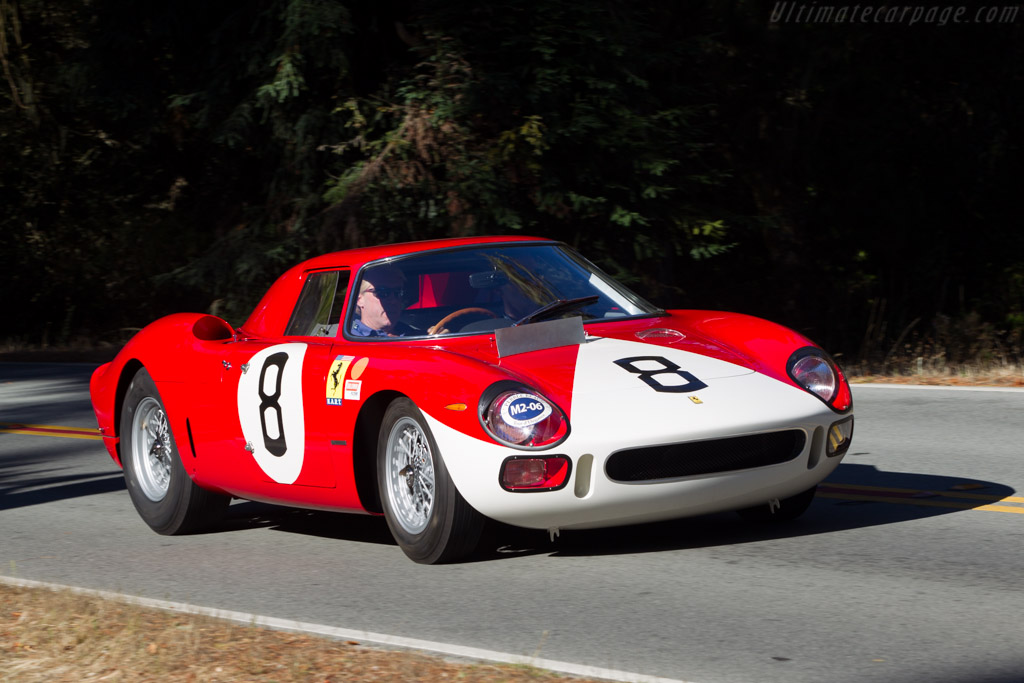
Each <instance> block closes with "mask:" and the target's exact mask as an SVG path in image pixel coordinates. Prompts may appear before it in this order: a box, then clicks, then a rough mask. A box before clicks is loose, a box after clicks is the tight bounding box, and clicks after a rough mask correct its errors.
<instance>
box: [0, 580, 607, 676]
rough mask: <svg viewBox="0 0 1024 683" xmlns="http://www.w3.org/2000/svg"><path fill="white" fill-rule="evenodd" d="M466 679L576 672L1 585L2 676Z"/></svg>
mask: <svg viewBox="0 0 1024 683" xmlns="http://www.w3.org/2000/svg"><path fill="white" fill-rule="evenodd" d="M83 680H90V681H156V680H159V681H172V682H178V681H222V682H232V681H310V682H313V681H315V682H317V683H325V682H327V681H352V682H354V683H362V682H364V681H367V682H368V681H382V680H386V681H464V682H467V683H469V682H480V683H485V682H486V683H498V682H508V683H554V682H556V681H562V682H565V681H573V682H575V683H581V682H583V681H588V680H593V679H582V678H576V677H572V676H566V675H560V674H555V673H552V672H549V671H544V670H542V669H537V668H533V667H526V666H518V665H504V664H490V663H480V662H466V661H456V660H449V659H445V658H442V657H438V656H432V655H427V654H422V653H416V652H404V651H403V652H398V651H388V650H382V649H378V648H374V647H366V646H363V645H361V644H360V643H357V642H354V641H346V642H341V641H337V640H330V639H326V638H320V637H317V636H311V635H305V634H297V633H289V632H283V631H274V630H270V629H264V628H259V627H254V626H241V625H238V624H235V623H232V622H227V621H222V620H219V619H215V618H212V617H206V616H200V615H191V614H180V613H176V612H165V611H162V610H158V609H150V608H145V607H139V606H135V605H129V604H125V603H121V602H118V601H115V600H104V599H101V598H98V597H93V596H88V595H79V594H75V593H71V592H69V591H52V590H48V589H41V588H25V587H18V586H8V585H4V584H0V681H18V682H19V683H20V682H22V681H30V682H31V681H55V682H64V681H67V682H70V681H75V682H76V683H77V682H78V681H83Z"/></svg>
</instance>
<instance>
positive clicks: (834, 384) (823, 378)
mask: <svg viewBox="0 0 1024 683" xmlns="http://www.w3.org/2000/svg"><path fill="white" fill-rule="evenodd" d="M786 371H787V372H788V373H789V376H790V377H791V378H792V379H793V381H794V382H796V383H797V385H798V386H800V387H803V388H804V389H805V390H807V391H808V392H809V393H811V394H814V395H815V396H817V397H818V398H819V399H821V400H822V401H823V402H824V403H825V404H826V405H828V407H829V408H831V409H832V410H834V411H836V412H837V413H845V412H848V411H849V410H850V409H851V408H853V396H852V394H851V393H850V385H849V384H848V383H847V381H846V377H845V376H844V375H843V371H842V370H840V369H839V366H838V365H836V363H835V361H833V360H832V358H831V357H830V356H829V355H828V354H827V353H825V352H824V351H822V350H821V349H819V348H817V347H815V346H805V347H804V348H802V349H797V350H796V351H794V352H793V354H792V355H791V356H790V357H789V362H788V363H786Z"/></svg>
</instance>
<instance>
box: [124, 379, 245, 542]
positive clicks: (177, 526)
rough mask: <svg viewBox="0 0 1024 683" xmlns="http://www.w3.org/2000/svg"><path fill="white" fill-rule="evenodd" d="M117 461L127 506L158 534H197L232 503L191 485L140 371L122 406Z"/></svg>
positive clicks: (155, 398)
mask: <svg viewBox="0 0 1024 683" xmlns="http://www.w3.org/2000/svg"><path fill="white" fill-rule="evenodd" d="M121 463H122V464H123V466H124V479H125V483H126V484H127V486H128V495H129V496H130V497H131V499H132V504H133V505H135V509H136V510H137V511H138V513H139V516H140V517H142V519H143V521H145V522H146V524H148V525H149V527H150V528H151V529H153V531H155V532H157V533H158V534H163V535H165V536H173V535H177V534H187V533H191V532H193V531H197V530H199V529H200V528H202V527H204V526H206V525H207V524H209V523H210V522H212V521H214V520H216V519H218V518H219V517H220V516H221V514H222V513H223V511H224V510H225V508H227V506H228V503H229V502H231V499H230V498H229V497H228V496H224V495H221V494H218V493H213V492H212V491H207V490H205V489H202V488H200V487H198V486H196V485H195V483H193V481H192V479H191V478H189V476H188V473H186V472H185V468H184V466H182V464H181V458H180V457H179V455H178V449H177V447H176V446H175V443H174V435H173V434H171V428H170V423H169V421H168V419H167V412H166V411H165V410H164V404H163V401H162V400H161V399H160V394H159V392H158V391H157V388H156V383H155V382H153V378H152V377H150V375H149V372H147V371H146V369H145V368H142V369H140V370H139V371H138V372H137V373H135V377H134V378H132V383H131V385H129V387H128V393H127V394H125V397H124V404H123V405H122V407H121Z"/></svg>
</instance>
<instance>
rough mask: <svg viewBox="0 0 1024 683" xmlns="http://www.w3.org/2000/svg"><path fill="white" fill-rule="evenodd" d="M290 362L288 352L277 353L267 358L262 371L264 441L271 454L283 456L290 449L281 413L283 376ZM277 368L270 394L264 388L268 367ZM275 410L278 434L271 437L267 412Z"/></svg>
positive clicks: (260, 387)
mask: <svg viewBox="0 0 1024 683" xmlns="http://www.w3.org/2000/svg"><path fill="white" fill-rule="evenodd" d="M287 362H288V354H287V353H284V352H281V353H275V354H274V355H272V356H270V357H269V358H267V362H266V363H264V364H263V370H261V371H260V384H259V394H260V426H261V427H262V428H263V443H264V444H266V446H267V450H268V451H269V452H270V454H271V455H276V456H277V457H279V458H280V457H281V456H282V455H284V454H285V451H287V450H288V446H287V444H285V440H284V418H283V417H282V415H281V403H280V400H281V378H282V377H283V376H284V364H285V363H287ZM269 367H276V368H277V385H276V386H275V387H274V393H272V394H268V393H267V392H266V390H265V389H264V382H265V380H266V378H267V368H269ZM271 410H272V411H274V412H273V417H272V418H271V419H276V420H277V436H276V437H271V436H270V433H269V432H267V412H268V411H271Z"/></svg>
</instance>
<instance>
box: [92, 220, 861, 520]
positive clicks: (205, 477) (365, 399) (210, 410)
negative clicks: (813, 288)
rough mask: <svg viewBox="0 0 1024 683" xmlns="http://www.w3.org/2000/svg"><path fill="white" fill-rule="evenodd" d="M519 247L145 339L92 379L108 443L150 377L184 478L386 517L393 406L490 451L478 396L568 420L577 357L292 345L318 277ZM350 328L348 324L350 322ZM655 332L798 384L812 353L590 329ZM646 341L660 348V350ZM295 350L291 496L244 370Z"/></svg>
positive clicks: (430, 345)
mask: <svg viewBox="0 0 1024 683" xmlns="http://www.w3.org/2000/svg"><path fill="white" fill-rule="evenodd" d="M518 242H539V243H548V244H551V242H549V241H547V240H539V239H537V238H530V237H493V238H466V239H451V240H435V241H427V242H417V243H409V244H400V245H388V246H382V247H373V248H366V249H356V250H350V251H344V252H336V253H332V254H327V255H324V256H319V257H316V258H313V259H310V260H309V261H306V262H304V263H302V264H299V265H297V266H295V267H294V268H292V269H290V270H289V271H287V272H286V273H285V274H284V275H282V276H281V277H280V278H279V279H278V280H277V282H276V283H275V284H274V285H273V286H272V287H271V288H270V289H269V291H268V292H267V293H266V295H265V296H264V297H263V299H262V300H261V301H260V302H259V304H258V305H257V307H256V308H255V310H254V311H253V313H252V314H251V315H250V316H249V318H248V320H246V322H245V323H244V324H243V325H242V326H241V327H240V328H238V329H237V330H234V329H232V327H231V326H230V325H228V324H227V323H226V322H224V321H223V320H220V319H219V318H216V317H213V316H210V315H205V314H198V313H183V314H175V315H170V316H167V317H165V318H162V319H160V320H158V321H156V322H154V323H152V324H151V325H149V326H147V327H146V328H145V329H143V330H142V331H141V332H140V333H139V334H138V335H137V336H136V337H135V338H133V339H132V340H131V341H130V342H129V343H128V344H127V345H126V346H125V347H124V349H122V350H121V352H120V353H119V354H118V355H117V357H116V358H115V359H114V360H113V361H112V362H111V363H107V364H106V365H103V366H101V367H100V368H98V369H97V370H96V372H95V373H94V374H93V377H92V381H91V387H90V388H91V394H92V399H93V406H94V409H95V411H96V417H97V421H98V423H99V427H100V431H101V433H102V434H103V435H104V437H105V438H104V444H105V445H106V447H107V450H108V451H109V452H110V455H111V457H113V458H114V460H115V461H116V462H118V464H120V447H119V436H120V434H121V430H122V425H121V424H120V412H121V408H122V406H121V401H122V398H123V396H124V394H125V392H126V390H127V386H128V384H129V382H130V381H131V379H132V377H133V376H134V375H135V373H136V372H137V371H138V369H139V368H141V367H145V368H146V369H147V370H148V372H149V373H150V375H151V376H152V377H153V379H154V381H155V383H156V385H157V388H158V390H159V392H160V396H161V398H162V400H163V402H164V404H165V407H166V409H167V414H168V416H169V419H170V426H171V430H172V432H173V435H174V439H175V442H176V445H177V449H178V452H179V453H180V454H181V458H182V462H183V463H184V465H185V469H186V471H187V472H188V473H189V475H190V476H191V477H192V478H193V480H194V481H195V482H196V483H197V484H199V485H200V486H202V487H204V488H209V489H212V490H216V491H220V492H224V493H229V494H232V495H235V496H238V497H242V498H247V499H251V500H264V501H269V502H279V503H283V504H294V505H298V506H301V507H312V508H324V509H332V510H345V511H354V512H378V511H379V509H380V508H379V503H378V501H377V498H376V493H375V487H374V484H373V481H374V479H373V477H374V476H375V475H374V462H375V460H374V458H375V454H376V450H375V449H376V439H377V430H378V429H379V424H380V419H381V415H382V413H383V409H384V407H385V406H386V404H387V403H388V402H390V400H392V399H393V398H394V397H395V396H397V395H400V394H401V395H405V396H407V397H409V398H410V399H412V401H413V402H414V403H415V404H416V405H417V406H418V407H419V408H420V410H422V411H423V412H425V413H428V414H429V415H430V416H432V417H433V418H435V419H437V420H439V421H441V422H443V423H445V424H447V425H448V426H450V427H452V428H455V429H457V430H459V431H460V432H462V433H463V434H467V435H470V436H472V437H475V438H477V439H480V440H481V441H485V442H487V443H494V442H493V440H492V439H491V437H490V436H488V434H487V433H486V432H485V430H484V428H483V427H482V425H481V423H480V420H479V418H478V411H477V406H478V403H479V401H480V397H481V392H482V391H483V390H484V389H485V388H486V387H488V386H490V385H491V384H493V383H494V382H497V381H499V380H510V379H511V380H514V381H517V382H520V383H523V384H526V385H529V386H531V387H535V388H536V389H539V390H540V391H541V392H542V393H543V394H544V395H545V396H547V397H548V398H549V399H550V400H552V401H553V402H554V403H555V404H557V405H558V406H560V407H561V408H562V410H563V411H564V412H565V414H566V417H568V418H569V420H570V421H571V419H572V415H571V414H570V403H571V402H570V400H569V394H570V392H571V390H572V386H573V372H574V368H575V357H576V352H577V348H578V347H576V346H563V347H559V348H552V349H547V350H541V351H534V352H531V353H529V354H523V355H513V356H508V357H505V358H499V357H498V354H497V350H496V346H495V338H494V335H493V334H477V335H473V336H462V337H446V338H443V339H410V340H402V341H400V342H395V341H384V342H380V341H378V342H374V341H371V340H359V341H350V340H346V339H344V338H343V337H342V336H341V335H338V336H337V337H335V338H325V337H286V336H284V330H285V328H286V326H287V325H288V321H289V318H290V316H291V314H292V311H293V309H294V308H295V306H296V301H297V299H298V297H299V293H300V291H301V290H302V286H303V283H304V282H305V280H306V278H307V276H308V275H309V273H311V272H316V271H322V270H325V269H332V270H337V269H347V270H348V271H349V272H350V273H351V275H352V277H350V279H349V286H351V283H353V282H355V281H356V278H355V275H356V274H357V273H358V271H359V269H360V268H362V267H363V266H364V265H365V264H367V263H370V262H373V261H378V260H380V259H384V258H388V257H395V256H400V255H403V254H409V253H413V252H420V251H426V250H436V249H446V248H457V247H464V246H468V245H482V244H499V243H518ZM444 285H445V283H443V282H430V283H421V286H420V292H419V295H420V297H421V299H422V300H426V299H427V298H429V297H433V296H440V294H439V293H440V292H441V289H442V288H443V287H444ZM350 300H351V297H348V298H346V301H350ZM348 305H351V304H350V303H349V304H348ZM416 305H417V304H413V306H412V307H415V306H416ZM420 305H423V301H421V302H420ZM342 316H343V317H342V319H344V313H343V314H342ZM645 328H667V329H672V330H678V331H680V332H682V333H683V334H684V335H685V338H684V339H681V340H680V339H669V338H666V340H665V342H664V345H665V346H668V345H671V346H672V347H673V348H678V349H684V350H687V351H692V352H694V353H698V354H701V355H704V356H710V357H713V358H716V359H720V360H724V361H728V362H730V363H734V364H737V365H740V366H743V367H746V368H750V369H752V370H756V371H757V372H760V373H763V374H765V375H768V376H770V377H773V378H775V379H778V380H780V381H783V382H786V383H789V384H792V385H794V386H796V384H795V383H794V382H793V380H792V379H791V378H790V377H789V376H788V374H787V369H786V364H787V361H788V360H789V358H790V355H791V354H792V353H793V351H794V349H797V348H801V347H807V346H813V343H812V342H811V341H810V340H808V339H807V338H805V337H803V336H802V335H800V334H797V333H796V332H793V331H791V330H789V329H787V328H784V327H782V326H780V325H776V324H774V323H771V322H768V321H765V320H761V319H758V318H753V317H750V316H746V315H738V314H734V313H724V312H715V311H694V310H673V311H668V312H666V313H665V315H658V316H651V317H644V318H640V319H628V320H611V321H601V320H599V321H595V322H588V323H586V325H585V329H586V332H587V334H589V335H592V336H600V337H614V338H621V339H628V340H633V339H635V335H636V333H637V332H638V331H640V330H643V329H645ZM647 341H648V342H650V343H658V341H657V339H655V338H651V339H648V340H647ZM292 342H301V343H303V344H305V345H306V351H305V357H304V363H303V375H302V395H303V400H304V405H305V412H304V424H305V461H304V464H303V466H302V470H301V474H300V475H299V477H298V479H297V480H296V481H294V483H292V484H282V483H278V482H276V481H273V480H271V479H270V477H268V476H267V475H266V474H265V473H264V472H263V471H262V470H261V469H260V467H259V466H258V465H257V464H256V462H255V461H254V460H253V458H252V456H251V455H250V453H249V452H247V451H246V442H245V438H244V437H243V435H242V426H241V424H240V419H239V408H238V384H239V378H240V376H241V372H242V368H243V366H245V365H246V363H247V362H248V361H249V359H251V358H252V356H253V355H254V354H256V353H257V352H259V351H261V350H263V349H265V348H267V347H270V346H273V345H277V344H284V343H292ZM339 356H352V357H353V362H352V364H351V367H353V368H355V367H356V366H357V364H358V361H360V360H361V359H364V358H366V359H368V360H367V361H366V362H365V363H364V364H363V366H362V368H363V369H361V370H360V373H361V374H360V377H359V379H360V380H361V381H362V384H361V396H360V400H358V401H346V402H344V403H343V404H341V405H328V404H327V403H326V402H325V401H324V400H323V396H324V394H325V388H326V387H327V386H328V382H329V380H330V377H329V374H330V371H331V368H332V362H333V361H335V359H336V358H338V357H339ZM346 372H348V370H346ZM840 384H841V385H842V391H843V392H844V395H843V396H840V397H839V398H837V399H836V402H837V404H838V405H839V409H840V410H842V408H843V406H844V405H848V404H849V389H848V387H847V385H846V383H845V381H842V382H840ZM844 402H845V403H844ZM837 412H838V411H837Z"/></svg>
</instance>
